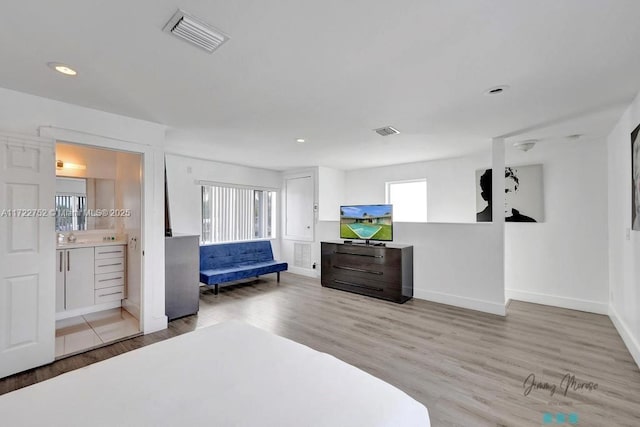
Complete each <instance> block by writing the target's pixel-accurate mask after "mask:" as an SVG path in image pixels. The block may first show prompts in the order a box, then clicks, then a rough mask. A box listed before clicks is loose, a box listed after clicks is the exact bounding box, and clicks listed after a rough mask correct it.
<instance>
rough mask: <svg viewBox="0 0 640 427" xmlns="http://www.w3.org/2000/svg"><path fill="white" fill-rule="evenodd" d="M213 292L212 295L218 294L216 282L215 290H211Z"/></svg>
mask: <svg viewBox="0 0 640 427" xmlns="http://www.w3.org/2000/svg"><path fill="white" fill-rule="evenodd" d="M213 294H214V295H218V284H217V283H216V288H215V290H214V291H213Z"/></svg>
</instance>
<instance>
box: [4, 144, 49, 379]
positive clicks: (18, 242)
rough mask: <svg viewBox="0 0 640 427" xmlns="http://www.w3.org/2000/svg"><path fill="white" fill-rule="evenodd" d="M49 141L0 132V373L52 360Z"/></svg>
mask: <svg viewBox="0 0 640 427" xmlns="http://www.w3.org/2000/svg"><path fill="white" fill-rule="evenodd" d="M54 162H55V156H54V144H53V141H51V140H45V139H41V138H34V137H29V136H25V137H19V136H8V135H4V134H0V378H1V377H5V376H7V375H11V374H13V373H16V372H20V371H23V370H26V369H30V368H33V367H36V366H39V365H43V364H45V363H49V362H51V361H53V358H54V340H55V317H54V316H55V314H54V313H55V282H54V279H55V275H54V271H55V268H56V266H55V239H54V218H53V216H52V215H51V212H50V210H52V209H53V203H54V194H55V190H54V183H55V173H54Z"/></svg>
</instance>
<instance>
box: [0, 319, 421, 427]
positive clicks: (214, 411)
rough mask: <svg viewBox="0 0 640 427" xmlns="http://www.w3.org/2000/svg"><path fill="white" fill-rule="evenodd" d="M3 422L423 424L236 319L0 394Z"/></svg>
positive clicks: (411, 405) (381, 388)
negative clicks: (235, 320)
mask: <svg viewBox="0 0 640 427" xmlns="http://www.w3.org/2000/svg"><path fill="white" fill-rule="evenodd" d="M0 414H1V415H0V417H1V422H0V423H1V424H2V425H8V426H88V425H91V426H166V425H171V426H179V425H181V426H201V425H207V426H225V427H226V426H252V427H253V426H278V427H281V426H303V425H304V426H332V427H333V426H350V427H351V426H367V427H372V426H394V427H399V426H421V427H424V426H429V416H428V412H427V409H426V408H425V407H424V406H423V405H422V404H420V403H418V402H417V401H415V400H414V399H412V398H411V397H409V396H408V395H407V394H405V393H404V392H402V391H400V390H398V389H397V388H395V387H393V386H391V385H389V384H387V383H385V382H384V381H382V380H379V379H377V378H375V377H373V376H371V375H369V374H367V373H365V372H363V371H361V370H359V369H357V368H355V367H353V366H351V365H348V364H346V363H344V362H342V361H340V360H338V359H336V358H335V357H333V356H330V355H328V354H324V353H320V352H318V351H315V350H313V349H311V348H309V347H306V346H304V345H301V344H298V343H296V342H293V341H291V340H288V339H285V338H282V337H279V336H276V335H273V334H271V333H268V332H265V331H263V330H261V329H258V328H255V327H253V326H250V325H247V324H243V323H240V322H226V323H222V324H219V325H215V326H211V327H207V328H203V329H198V330H196V331H194V332H191V333H188V334H184V335H181V336H178V337H176V338H172V339H169V340H166V341H162V342H159V343H156V344H153V345H150V346H147V347H143V348H140V349H138V350H134V351H131V352H128V353H125V354H122V355H120V356H117V357H114V358H111V359H108V360H105V361H103V362H99V363H95V364H93V365H90V366H88V367H85V368H82V369H78V370H76V371H72V372H69V373H67V374H64V375H60V376H58V377H56V378H52V379H50V380H48V381H44V382H41V383H38V384H35V385H33V386H30V387H26V388H23V389H20V390H16V391H14V392H11V393H8V394H5V395H3V396H0Z"/></svg>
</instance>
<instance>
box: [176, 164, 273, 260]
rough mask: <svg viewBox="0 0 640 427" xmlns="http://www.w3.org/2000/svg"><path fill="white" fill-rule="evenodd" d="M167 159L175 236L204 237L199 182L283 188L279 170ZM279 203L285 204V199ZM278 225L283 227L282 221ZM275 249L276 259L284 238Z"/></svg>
mask: <svg viewBox="0 0 640 427" xmlns="http://www.w3.org/2000/svg"><path fill="white" fill-rule="evenodd" d="M165 159H166V168H167V189H168V198H169V216H170V218H171V229H172V230H173V232H174V234H195V235H198V236H200V235H201V234H202V212H201V205H202V200H201V198H202V195H201V189H200V184H198V183H197V182H198V181H208V182H215V183H226V184H235V185H246V186H255V187H263V188H273V189H276V190H278V193H280V191H279V190H280V188H281V186H282V174H281V172H279V171H273V170H268V169H259V168H253V167H248V166H240V165H234V164H230V163H222V162H216V161H213V160H205V159H196V158H194V157H188V156H181V155H179V154H166V155H165ZM279 202H280V205H282V203H281V200H279ZM281 207H282V206H280V207H279V208H278V210H279V211H280V210H281ZM277 224H278V226H279V225H280V221H278V222H277ZM272 247H273V255H274V257H276V258H280V238H278V239H274V240H272Z"/></svg>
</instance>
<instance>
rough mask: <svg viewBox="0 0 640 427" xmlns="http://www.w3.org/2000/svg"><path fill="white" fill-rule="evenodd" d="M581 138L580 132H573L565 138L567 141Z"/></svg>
mask: <svg viewBox="0 0 640 427" xmlns="http://www.w3.org/2000/svg"><path fill="white" fill-rule="evenodd" d="M580 138H582V134H581V133H574V134H573V135H567V139H568V140H569V141H576V140H578V139H580Z"/></svg>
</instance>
